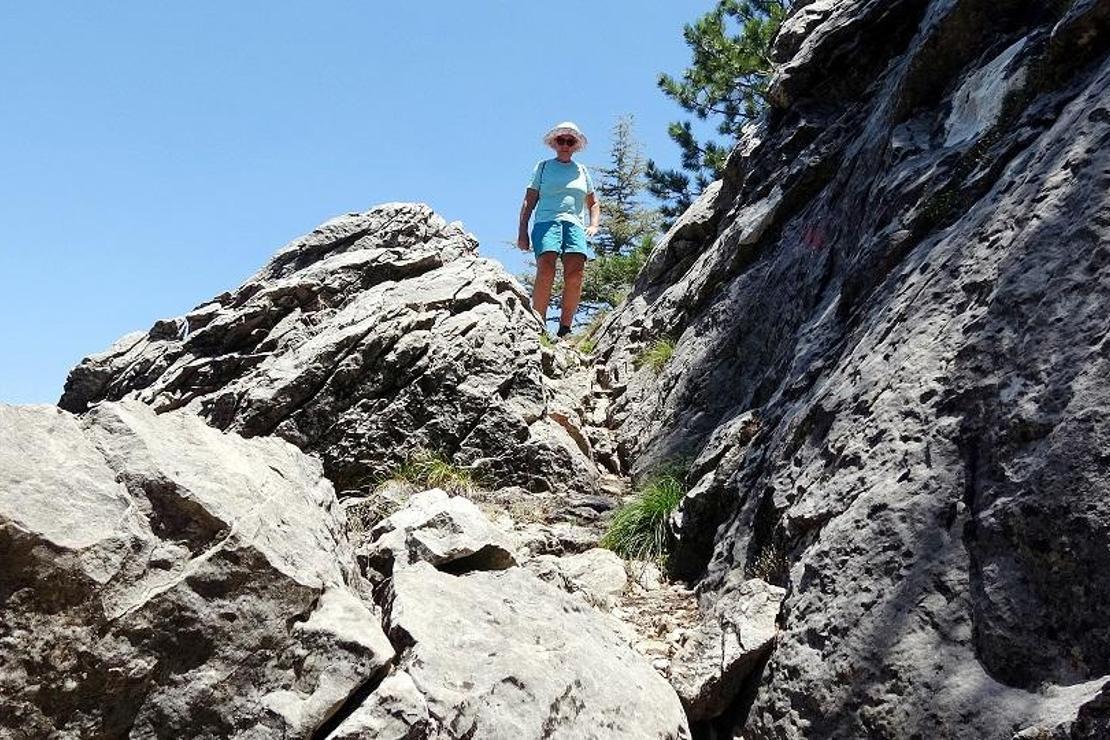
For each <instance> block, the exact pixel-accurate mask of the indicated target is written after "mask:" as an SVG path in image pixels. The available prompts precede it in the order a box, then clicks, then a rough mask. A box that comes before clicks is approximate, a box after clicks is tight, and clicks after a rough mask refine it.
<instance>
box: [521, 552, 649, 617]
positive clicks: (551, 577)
mask: <svg viewBox="0 0 1110 740" xmlns="http://www.w3.org/2000/svg"><path fill="white" fill-rule="evenodd" d="M528 569H529V570H531V571H532V572H533V573H535V574H536V575H537V576H539V577H540V578H541V579H543V580H544V581H547V582H548V583H553V584H554V585H556V586H558V587H559V588H562V589H563V590H564V591H569V592H571V593H580V594H582V595H583V597H584V598H585V599H586V601H587V602H588V603H590V604H592V605H593V606H596V607H599V608H601V609H604V610H608V609H609V608H610V607H611V606H613V604H614V603H615V602H616V601H617V599H618V598H620V595H621V594H622V593H624V589H625V588H626V587H627V586H628V573H626V572H625V565H624V561H623V560H621V559H620V558H619V557H617V555H616V554H614V553H613V552H612V551H611V550H603V549H601V548H597V547H594V548H591V549H589V550H586V551H585V552H581V553H577V554H575V555H563V556H561V557H560V556H555V555H541V556H539V557H537V558H533V559H532V560H530V561H528Z"/></svg>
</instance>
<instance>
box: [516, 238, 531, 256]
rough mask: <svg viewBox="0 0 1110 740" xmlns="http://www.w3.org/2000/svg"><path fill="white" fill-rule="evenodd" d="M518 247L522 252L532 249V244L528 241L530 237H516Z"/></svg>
mask: <svg viewBox="0 0 1110 740" xmlns="http://www.w3.org/2000/svg"><path fill="white" fill-rule="evenodd" d="M516 248H517V249H519V250H520V251H522V252H529V251H531V249H532V245H531V244H529V243H528V237H526V236H518V237H517V239H516Z"/></svg>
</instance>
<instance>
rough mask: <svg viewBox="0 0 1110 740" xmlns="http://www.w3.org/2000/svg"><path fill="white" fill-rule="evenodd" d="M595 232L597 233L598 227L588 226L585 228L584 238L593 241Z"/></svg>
mask: <svg viewBox="0 0 1110 740" xmlns="http://www.w3.org/2000/svg"><path fill="white" fill-rule="evenodd" d="M597 232H598V227H597V226H593V225H590V226H587V227H586V236H587V238H589V239H593V238H594V237H595V236H597Z"/></svg>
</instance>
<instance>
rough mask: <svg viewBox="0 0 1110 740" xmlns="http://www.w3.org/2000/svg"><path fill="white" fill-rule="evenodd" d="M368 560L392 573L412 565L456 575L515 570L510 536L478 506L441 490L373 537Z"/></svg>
mask: <svg viewBox="0 0 1110 740" xmlns="http://www.w3.org/2000/svg"><path fill="white" fill-rule="evenodd" d="M367 539H368V540H369V542H368V544H367V546H366V548H365V553H366V558H367V560H368V562H369V563H370V565H371V566H372V567H375V568H377V569H379V570H382V571H383V572H385V573H387V574H388V573H390V572H391V571H392V570H393V569H394V568H396V567H405V566H408V565H411V564H412V563H417V562H425V563H430V564H432V565H434V566H436V567H437V568H445V569H450V570H452V571H460V570H461V571H465V570H475V569H476V570H500V569H503V568H508V567H510V566H513V565H516V556H515V555H514V553H513V546H512V542H511V541H510V539H509V537H508V535H507V534H506V533H505V532H503V531H502V530H500V529H498V528H497V527H495V526H494V525H492V524H491V523H490V522H489V520H488V519H487V518H486V517H485V516H484V515H483V514H482V512H481V511H479V509H478V507H477V506H475V505H474V504H473V503H471V502H470V501H468V500H466V499H465V498H463V497H461V496H450V495H448V494H447V492H446V491H442V490H440V489H438V488H435V489H432V490H430V491H424V492H422V493H418V494H416V495H415V496H413V497H412V498H411V499H410V500H409V502H408V504H407V505H406V506H405V507H404V508H402V509H401V510H400V511H398V512H396V513H395V514H393V515H391V516H390V517H388V518H387V519H385V520H384V521H382V522H381V523H379V524H378V525H377V526H375V527H374V528H373V529H372V530H370V532H369V536H368V538H367Z"/></svg>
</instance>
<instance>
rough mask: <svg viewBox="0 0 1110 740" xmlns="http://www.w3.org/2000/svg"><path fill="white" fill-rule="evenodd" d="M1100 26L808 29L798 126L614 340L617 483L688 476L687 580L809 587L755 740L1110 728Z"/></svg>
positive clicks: (738, 181)
mask: <svg viewBox="0 0 1110 740" xmlns="http://www.w3.org/2000/svg"><path fill="white" fill-rule="evenodd" d="M1108 18H1110V3H1107V2H1104V1H1093V2H1087V1H1084V2H1075V3H1059V4H1055V3H1030V2H1016V1H1015V2H1004V3H988V2H981V1H976V0H933V1H931V2H929V1H927V0H899V1H897V2H878V1H872V0H852V1H851V2H824V1H823V0H815V2H812V3H808V4H806V7H805V9H804V10H803V11H802V12H801V13H799V15H797V16H795V20H794V21H792V22H791V23H790V24H789V25H788V28H787V30H786V31H784V36H783V37H782V38H781V39H780V44H779V50H778V53H779V54H780V59H781V60H782V61H783V67H782V72H781V74H780V75H779V76H778V78H777V79H776V81H775V83H774V84H773V85H772V91H773V99H774V100H775V103H776V106H777V107H776V109H775V110H774V111H773V112H772V114H771V116H770V118H769V120H768V121H767V122H766V124H765V125H764V126H763V127H762V128H761V129H759V130H758V131H753V132H750V135H749V137H748V139H746V141H745V142H743V144H742V146H741V147H739V148H738V149H737V150H736V151H735V152H734V153H733V155H732V157H731V159H730V162H729V166H728V168H727V171H726V176H725V178H724V180H723V181H722V182H721V184H720V185H719V186H718V187H717V188H716V189H714V190H712V191H710V192H708V193H707V194H706V195H705V196H703V199H702V201H701V202H699V204H698V205H697V206H696V208H695V211H694V212H692V213H691V214H688V216H689V217H688V218H686V219H684V220H681V221H680V222H679V223H678V224H676V226H675V227H674V228H673V229H672V231H671V232H670V234H668V235H667V237H666V238H665V239H664V240H663V241H662V242H661V243H660V244H659V246H658V248H657V249H656V251H655V253H654V254H653V255H652V257H651V259H650V261H649V264H648V266H647V267H646V268H645V271H644V273H643V274H642V275H641V279H640V283H639V284H638V286H637V289H636V291H635V292H634V294H633V295H632V296H631V297H630V299H629V301H628V303H627V305H626V306H625V307H623V308H622V309H621V310H620V311H618V312H616V313H615V314H614V315H613V316H611V317H610V319H609V320H608V321H607V324H606V325H605V326H604V327H603V328H602V332H601V338H600V340H599V343H598V352H599V353H600V354H601V356H602V357H604V358H605V361H606V363H607V365H608V367H607V369H606V372H607V375H608V377H610V378H611V379H612V381H613V384H614V386H615V387H620V388H621V389H622V391H623V392H622V393H621V394H620V395H619V396H618V397H617V398H616V399H615V400H614V402H613V404H612V406H611V407H610V409H609V414H610V421H611V423H612V424H614V425H615V426H618V427H619V428H620V449H621V456H622V459H623V460H624V461H625V463H626V464H628V465H629V466H630V467H632V468H633V469H635V470H644V469H647V468H650V467H652V466H654V465H655V464H657V463H658V462H660V461H663V460H666V459H669V458H672V457H676V456H683V455H684V456H689V457H693V458H695V462H694V465H693V470H692V473H691V480H690V481H689V482H690V483H691V484H693V490H692V493H691V496H690V497H689V498H688V499H687V500H686V501H685V502H684V504H683V506H682V508H681V510H680V512H679V515H678V517H677V518H676V520H675V524H676V532H677V534H678V536H679V541H680V543H679V551H678V552H677V554H676V557H675V560H674V563H675V566H676V568H677V569H678V570H679V572H681V573H683V574H684V575H686V576H687V577H689V578H691V579H693V580H698V581H700V584H699V592H700V593H702V594H703V595H705V597H706V598H710V597H711V595H712V593H713V592H714V591H715V590H717V589H719V588H720V587H721V586H722V584H723V583H724V579H725V577H726V574H727V573H729V572H731V571H733V570H735V569H742V568H751V567H752V566H754V565H755V564H756V563H757V561H762V562H768V563H778V565H777V566H776V567H775V568H774V569H773V571H774V572H773V573H771V574H770V575H769V576H768V577H769V578H771V579H772V580H774V581H776V582H778V583H780V584H781V585H784V586H786V587H787V596H786V598H785V601H784V602H783V608H782V614H781V616H780V620H781V622H782V624H783V631H782V632H781V633H780V636H779V639H778V642H777V646H776V648H775V652H774V654H773V656H772V657H771V659H770V662H769V664H768V666H767V669H766V671H765V673H764V677H763V683H762V686H761V687H760V690H759V693H758V696H757V698H756V700H755V705H754V707H753V709H752V711H751V714H750V715H749V717H748V721H747V725H746V727H744V728H743V735H744V737H746V738H749V739H750V738H772V737H774V738H802V737H830V736H832V737H914V736H920V737H947V736H959V735H967V736H974V737H983V738H1009V737H1011V736H1012V735H1013V734H1014V733H1015V732H1022V731H1024V730H1025V729H1027V728H1033V727H1042V728H1043V727H1057V726H1060V725H1059V724H1058V723H1059V722H1073V724H1074V723H1075V722H1079V724H1075V725H1074V726H1076V727H1080V726H1092V727H1094V726H1097V724H1090V723H1092V722H1095V721H1096V720H1093V719H1090V718H1091V717H1094V716H1097V715H1098V712H1100V711H1103V710H1101V709H1100V708H1099V707H1100V705H1099V701H1098V700H1096V696H1097V695H1098V694H1099V691H1100V689H1101V687H1102V686H1103V685H1105V684H1106V683H1107V680H1108V678H1110V639H1108V638H1110V635H1107V633H1106V629H1107V628H1106V620H1105V619H1104V615H1105V614H1106V613H1107V610H1108V609H1110V601H1108V600H1110V581H1108V580H1107V578H1108V577H1110V570H1108V569H1107V568H1106V564H1107V563H1110V510H1108V508H1107V502H1108V501H1110V497H1108V496H1107V491H1108V483H1107V482H1108V481H1110V458H1108V457H1107V456H1106V454H1105V450H1106V449H1107V446H1108V442H1110V426H1108V422H1107V419H1106V414H1105V413H1104V412H1103V410H1104V409H1105V408H1107V407H1108V406H1110V391H1108V390H1107V386H1106V383H1105V382H1104V381H1105V378H1107V377H1110V366H1108V359H1110V353H1108V350H1107V324H1106V307H1107V305H1110V195H1108V193H1110V146H1108V145H1110V63H1108V61H1107V50H1108V49H1110V23H1108ZM999 95H1001V96H1002V100H1001V101H998V100H997V99H996V97H997V96H999ZM664 335H669V336H671V337H673V338H675V339H676V340H677V341H676V346H675V352H674V355H673V357H672V359H671V361H670V362H669V363H668V365H667V366H666V367H665V368H664V369H663V371H662V372H661V373H660V374H659V375H658V376H655V375H654V374H653V373H652V372H651V371H650V370H648V369H647V368H639V369H637V368H636V363H635V362H634V360H635V357H636V354H637V352H639V351H640V349H641V348H643V347H644V346H646V345H647V344H648V343H649V342H651V341H652V340H653V339H655V338H657V337H661V336H664ZM1080 707H1087V709H1084V710H1080ZM1079 717H1085V718H1086V719H1083V720H1082V721H1080V719H1077V718H1079ZM1069 718H1070V719H1069ZM1082 722H1088V725H1083V724H1082Z"/></svg>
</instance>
